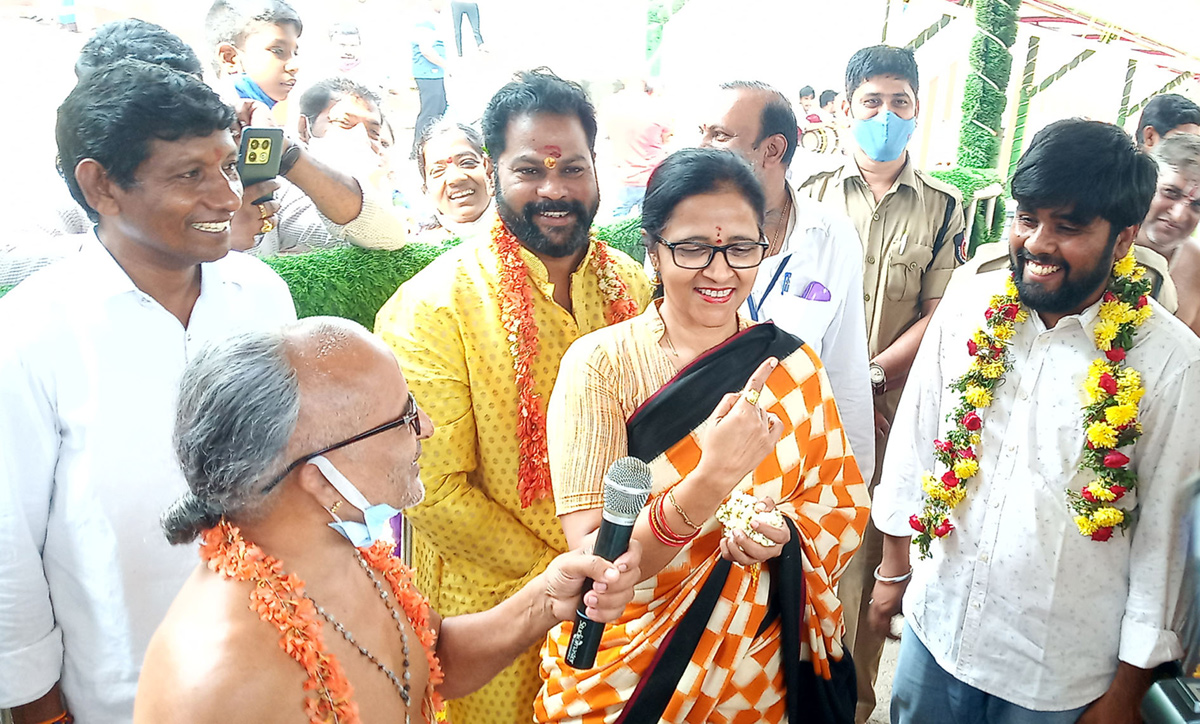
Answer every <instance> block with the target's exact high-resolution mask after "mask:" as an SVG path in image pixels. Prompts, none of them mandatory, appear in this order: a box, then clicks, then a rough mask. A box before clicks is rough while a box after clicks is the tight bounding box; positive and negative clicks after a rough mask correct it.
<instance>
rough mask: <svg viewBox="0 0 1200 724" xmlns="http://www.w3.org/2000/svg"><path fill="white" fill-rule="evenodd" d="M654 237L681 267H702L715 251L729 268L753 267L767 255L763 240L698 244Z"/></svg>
mask: <svg viewBox="0 0 1200 724" xmlns="http://www.w3.org/2000/svg"><path fill="white" fill-rule="evenodd" d="M655 237H656V238H657V239H658V240H659V242H661V243H662V245H663V246H665V247H667V248H668V249H670V250H671V259H672V260H673V261H674V262H675V266H677V267H680V268H682V269H704V268H707V267H708V265H709V264H712V260H713V259H714V258H715V257H716V255H717V252H720V253H721V254H723V255H724V256H725V263H726V264H728V265H729V268H730V269H753V268H755V267H756V266H758V265H759V264H762V262H763V258H764V257H766V255H767V246H768V244H767V242H765V241H739V242H737V243H736V244H723V245H720V246H717V245H714V244H700V243H697V242H694V241H680V242H675V243H672V242H669V241H667V240H666V239H664V238H662V237H661V236H658V235H657V234H656V235H655Z"/></svg>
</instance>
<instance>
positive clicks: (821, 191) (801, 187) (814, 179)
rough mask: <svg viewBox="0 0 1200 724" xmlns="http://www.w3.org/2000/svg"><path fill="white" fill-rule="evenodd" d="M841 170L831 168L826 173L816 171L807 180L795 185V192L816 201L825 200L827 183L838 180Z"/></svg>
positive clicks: (839, 168)
mask: <svg viewBox="0 0 1200 724" xmlns="http://www.w3.org/2000/svg"><path fill="white" fill-rule="evenodd" d="M841 174H842V168H841V167H840V166H839V167H837V168H832V169H830V170H828V171H818V172H817V173H814V174H813V175H811V176H809V177H808V178H806V179H804V180H803V181H800V182H798V183H796V184H795V187H796V191H797V192H799V193H803V194H806V195H807V196H809V197H810V198H812V199H814V200H816V201H823V200H824V199H825V191H826V189H828V188H829V183H830V182H831V181H834V180H835V179H837V178H840V177H841Z"/></svg>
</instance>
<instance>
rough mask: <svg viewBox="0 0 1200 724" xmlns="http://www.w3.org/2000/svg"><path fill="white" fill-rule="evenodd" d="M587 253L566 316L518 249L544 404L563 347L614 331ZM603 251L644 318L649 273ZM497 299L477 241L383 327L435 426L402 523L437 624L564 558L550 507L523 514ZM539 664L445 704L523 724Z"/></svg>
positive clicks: (378, 326)
mask: <svg viewBox="0 0 1200 724" xmlns="http://www.w3.org/2000/svg"><path fill="white" fill-rule="evenodd" d="M593 251H594V247H593V248H592V249H589V250H588V257H587V258H585V259H584V260H583V261H582V262H581V263H580V265H579V268H578V270H577V271H576V272H575V273H574V274H573V275H572V277H571V304H572V306H573V308H574V316H572V315H571V314H569V313H568V312H567V311H566V310H564V309H563V308H562V307H560V306H559V305H558V304H557V303H556V302H555V301H554V297H553V292H554V288H553V285H551V284H550V283H549V280H548V276H547V273H546V268H545V266H544V265H543V264H542V263H541V262H540V261H539V260H538V258H537V257H536V256H534V255H533V254H531V253H529V252H528V251H526V250H524V249H522V250H521V256H522V258H523V259H524V261H525V264H526V266H527V267H528V268H529V278H530V280H531V282H532V284H533V306H534V317H535V319H536V321H537V327H538V334H539V339H540V349H539V354H538V356H537V357H536V358H535V359H534V363H533V376H534V380H535V382H536V386H537V392H538V394H539V395H541V398H542V401H543V402H542V404H543V405H544V404H545V402H546V401H547V400H549V399H550V390H551V388H552V387H553V385H554V380H555V378H556V377H557V376H558V363H559V360H561V359H562V356H563V354H564V353H565V352H566V351H567V347H568V346H570V344H571V342H573V341H575V340H576V339H577V338H578V337H580V336H581V335H583V334H586V333H588V332H591V331H593V330H596V329H599V328H601V327H603V326H605V324H606V321H605V319H606V318H605V312H606V305H605V303H604V297H603V295H602V293H601V291H600V286H599V283H598V280H597V278H596V275H595V274H594V273H593V272H592V271H591V267H590V260H591V254H592V253H593ZM608 253H609V256H610V258H611V259H612V262H613V264H614V265H615V266H616V269H617V271H618V273H619V274H620V275H621V277H622V278H623V279H624V280H625V281H626V283H627V284H628V286H629V290H630V293H631V294H632V296H633V298H634V300H635V301H636V302H637V304H638V308H639V309H642V308H644V307H645V305H646V304H647V302H648V301H649V298H650V285H649V282H648V281H647V280H646V277H645V275H644V274H643V272H642V270H641V267H640V266H639V265H638V264H637V263H636V262H634V261H633V260H632V259H630V258H629V257H628V256H626V255H625V254H623V253H621V252H620V251H617V250H615V249H611V248H610V249H609V252H608ZM499 300H500V290H499V261H498V259H497V257H496V254H495V252H494V251H493V250H492V247H491V244H490V240H489V239H488V238H487V237H480V238H477V239H475V240H473V241H468V242H466V243H464V244H463V245H462V246H460V247H458V248H456V249H452V250H451V251H449V252H447V253H445V254H443V255H442V256H441V257H439V258H438V259H436V260H435V261H434V262H433V263H432V264H430V265H429V266H428V267H427V268H425V269H424V270H423V271H421V272H420V273H419V274H417V275H416V276H415V277H413V278H412V279H410V280H409V281H408V282H406V283H405V284H403V285H401V287H400V289H398V290H397V291H396V293H395V295H393V296H392V298H391V299H390V300H388V302H387V304H385V305H384V306H383V308H382V309H381V310H380V311H379V315H378V317H377V318H376V322H375V331H376V332H377V333H378V334H379V335H380V336H382V337H383V339H384V340H385V341H386V342H387V343H388V344H389V345H391V347H392V349H393V350H395V352H396V356H397V358H398V359H399V360H400V366H401V368H402V369H403V370H404V375H405V377H406V378H407V379H408V384H409V387H410V388H411V389H412V392H413V394H414V395H415V396H416V399H417V401H418V402H419V403H420V405H421V407H422V408H423V409H424V410H425V411H426V412H427V413H428V414H429V416H430V417H431V418H432V419H433V422H434V425H435V426H436V430H435V431H434V435H433V437H432V438H430V439H429V440H426V441H425V442H424V444H423V452H422V455H421V478H422V480H423V481H424V482H425V487H426V491H427V492H426V497H425V502H424V503H422V504H421V505H419V506H417V507H415V508H413V509H411V510H409V511H406V515H407V516H408V519H409V520H411V521H412V525H413V529H414V531H415V535H414V540H413V546H414V550H413V563H414V565H415V567H416V569H417V575H416V580H417V587H418V588H419V589H420V590H421V591H422V592H423V593H424V594H425V595H426V596H428V597H429V600H430V603H431V604H432V606H433V607H434V609H436V610H437V611H439V612H440V613H441V614H442V615H443V616H454V615H457V614H463V613H471V612H475V611H482V610H486V609H488V608H491V607H492V606H495V605H496V604H498V603H500V602H501V601H503V600H504V599H506V598H509V597H510V596H512V594H513V593H514V592H515V591H517V590H518V589H519V588H520V587H521V586H523V585H524V584H525V583H526V582H528V581H529V579H531V578H533V577H534V576H536V575H537V574H538V573H541V572H542V571H543V570H545V568H546V565H547V564H548V563H549V562H550V560H551V559H553V558H554V556H556V555H558V554H559V553H561V552H563V551H564V550H565V549H566V539H565V538H564V537H563V533H562V527H561V526H560V525H559V522H558V518H557V517H556V516H555V513H554V502H553V501H551V500H539V501H537V502H535V503H534V504H533V505H531V506H530V507H528V508H522V507H521V502H520V494H519V493H518V491H517V467H518V455H517V451H518V440H517V437H516V427H517V410H518V399H517V387H516V380H515V376H514V372H513V359H512V356H511V354H510V353H509V342H508V340H507V334H506V332H505V331H504V328H503V327H502V326H501V324H500V301H499ZM537 666H538V655H537V647H534V648H532V649H530V651H528V652H527V653H525V654H523V655H522V656H521V657H520V658H519V659H517V661H516V663H514V664H513V665H512V666H510V667H509V668H507V669H505V670H504V671H503V672H502V673H501V674H500V675H499V676H497V677H496V678H495V679H493V680H492V682H491V683H490V684H488V685H487V686H485V687H484V688H482V689H480V690H479V691H478V692H476V693H475V694H472V695H471V696H468V697H465V698H463V699H459V700H456V701H452V702H450V704H449V712H450V719H451V721H453V722H458V723H460V724H488V723H490V722H495V723H496V724H501V723H503V724H511V723H515V722H522V723H523V722H528V721H529V720H530V719H531V718H532V715H533V700H534V698H535V697H536V696H537V691H538V687H539V686H540V685H541V680H540V678H539V677H538V673H537Z"/></svg>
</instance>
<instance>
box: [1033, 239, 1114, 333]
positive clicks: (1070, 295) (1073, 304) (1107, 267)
mask: <svg viewBox="0 0 1200 724" xmlns="http://www.w3.org/2000/svg"><path fill="white" fill-rule="evenodd" d="M1116 246H1117V237H1116V236H1113V238H1112V239H1110V240H1109V242H1108V246H1107V247H1106V248H1105V249H1104V253H1103V254H1101V255H1100V256H1099V258H1097V259H1096V263H1095V264H1094V265H1093V266H1092V267H1091V268H1090V269H1080V270H1078V271H1076V270H1073V269H1072V268H1071V266H1070V265H1069V264H1067V263H1066V262H1065V261H1064V260H1062V259H1055V258H1053V257H1049V256H1041V257H1039V256H1037V255H1034V254H1030V253H1029V252H1028V251H1026V250H1025V249H1023V248H1022V249H1021V250H1020V251H1018V252H1017V253H1016V254H1013V255H1011V256H1010V257H1009V263H1010V265H1011V266H1012V270H1013V281H1014V282H1015V283H1016V285H1017V294H1018V296H1020V298H1021V302H1022V303H1024V304H1025V306H1027V307H1029V308H1030V309H1032V310H1034V311H1035V312H1045V313H1047V314H1072V313H1074V312H1076V311H1078V310H1079V308H1080V307H1082V306H1083V305H1084V303H1085V302H1086V301H1087V300H1088V298H1089V297H1091V296H1092V295H1093V294H1095V293H1096V292H1097V290H1100V289H1102V288H1104V287H1105V286H1107V284H1108V278H1109V277H1110V276H1111V275H1112V267H1113V262H1114V259H1113V250H1114V249H1115V248H1116ZM1027 261H1033V262H1036V263H1038V264H1047V265H1052V266H1057V267H1061V268H1062V273H1063V281H1062V284H1061V285H1059V287H1058V289H1056V290H1054V291H1049V290H1047V289H1045V288H1044V287H1043V286H1042V285H1041V284H1039V283H1038V282H1027V281H1025V262H1027Z"/></svg>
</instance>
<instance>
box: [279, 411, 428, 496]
mask: <svg viewBox="0 0 1200 724" xmlns="http://www.w3.org/2000/svg"><path fill="white" fill-rule="evenodd" d="M420 412H421V411H420V410H418V409H417V399H416V398H415V397H413V394H412V393H411V392H410V393H408V404H407V405H405V406H404V414H402V415H400V417H397V418H396V419H395V420H392V421H391V422H385V423H383V424H382V425H380V426H379V427H373V428H371V429H370V430H367V431H366V432H360V433H359V434H357V435H355V436H354V437H350V438H346V439H345V440H342V441H341V442H336V443H334V444H332V445H330V446H329V447H327V448H322V449H320V450H318V451H316V452H314V453H309V454H308V455H305V456H303V457H300V458H297V459H296V461H295V462H293V463H292V464H291V465H289V466H287V467H286V468H284V469H283V472H282V473H280V474H279V476H278V477H276V478H275V479H274V480H272V481H271V482H270V484H269V485H267V487H265V488H263V490H262V491H263V493H264V494H265V493H268V492H270V491H271V489H272V488H274V487H275V486H276V485H279V484H280V483H281V482H283V479H284V478H286V477H287V476H288V475H289V474H291V472H292V471H293V470H295V469H296V468H298V467H300V466H301V465H303V464H305V463H307V462H308V461H309V460H312V459H313V458H315V457H317V456H319V455H324V454H325V453H328V452H333V451H334V450H337V449H338V448H343V447H346V446H347V445H353V444H354V443H356V442H359V441H361V440H366V439H367V438H368V437H371V436H372V435H378V434H379V433H381V432H387V431H388V430H391V429H393V428H397V427H403V426H405V425H412V429H413V432H414V433H416V436H417V437H421V414H420Z"/></svg>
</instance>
